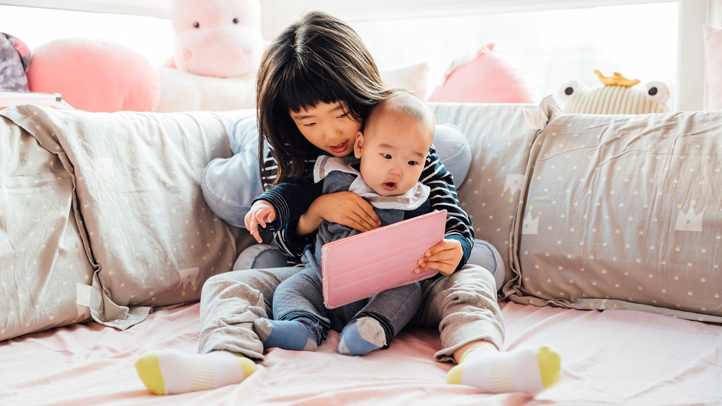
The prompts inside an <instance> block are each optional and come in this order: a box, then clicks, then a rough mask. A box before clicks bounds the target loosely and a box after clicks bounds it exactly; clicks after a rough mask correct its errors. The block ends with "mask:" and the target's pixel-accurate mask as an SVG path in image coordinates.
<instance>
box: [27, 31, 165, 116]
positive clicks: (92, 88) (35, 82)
mask: <svg viewBox="0 0 722 406" xmlns="http://www.w3.org/2000/svg"><path fill="white" fill-rule="evenodd" d="M27 77H28V85H29V87H30V91H31V92H41V93H60V94H61V95H62V97H63V100H65V101H66V102H68V103H69V104H70V105H71V106H73V107H74V108H75V109H78V110H85V111H92V112H115V111H153V110H155V108H156V106H157V105H158V100H159V99H160V83H159V79H158V72H157V71H156V70H155V69H154V68H153V67H151V66H150V63H149V62H148V60H147V59H146V58H145V57H144V56H142V55H141V54H139V53H137V52H135V51H133V50H132V49H130V48H128V47H125V46H123V45H120V44H117V43H114V42H111V41H104V40H99V39H88V38H62V39H56V40H53V41H50V42H48V43H46V44H43V45H41V46H39V47H37V48H36V49H34V50H33V55H32V58H30V67H29V68H28V72H27Z"/></svg>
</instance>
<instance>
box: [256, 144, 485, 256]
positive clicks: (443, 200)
mask: <svg viewBox="0 0 722 406" xmlns="http://www.w3.org/2000/svg"><path fill="white" fill-rule="evenodd" d="M315 161H316V160H315V159H307V160H306V161H305V162H306V165H305V169H306V170H305V175H308V174H310V173H311V171H313V166H314V164H315ZM263 166H264V168H265V169H266V174H265V176H264V177H263V178H262V181H263V187H264V189H266V190H269V189H271V187H272V184H273V182H274V181H275V180H276V176H277V170H278V166H277V163H276V158H275V155H274V152H273V149H271V150H270V152H269V154H268V156H267V157H266V159H265V160H264V162H263ZM420 181H421V182H422V183H423V184H425V185H427V186H429V187H430V188H431V193H430V195H429V200H430V201H431V207H432V209H433V210H446V212H447V216H446V232H445V236H444V237H445V238H449V239H455V240H457V241H459V242H460V243H461V247H462V249H463V251H464V258H463V260H462V261H461V263H460V264H459V265H460V266H462V265H464V264H466V261H467V260H468V259H469V255H470V254H471V248H472V247H473V245H474V229H473V227H472V225H471V219H469V216H468V215H467V214H466V212H465V211H464V210H462V208H461V205H460V204H459V198H458V196H457V195H456V187H454V179H453V176H452V174H451V172H449V171H448V170H446V167H445V166H444V164H443V163H442V162H441V159H440V158H439V153H438V152H437V151H436V148H434V146H433V145H432V146H431V148H430V149H429V155H428V157H427V158H426V165H425V166H424V170H423V171H422V172H421V178H420ZM279 209H280V208H279ZM277 211H283V209H280V210H277ZM282 217H283V215H282V213H279V219H280V218H282ZM290 220H291V221H292V222H295V221H296V220H298V219H290ZM286 230H288V227H282V228H281V229H280V230H279V231H277V232H275V234H274V240H275V241H276V244H277V245H278V248H279V249H280V250H281V252H283V254H284V255H286V257H287V258H288V263H289V264H290V265H296V264H299V263H300V262H301V255H302V254H303V249H304V247H305V246H306V245H307V244H308V243H310V242H311V241H313V235H311V236H306V237H304V238H301V239H299V238H298V237H296V236H291V235H289V234H290V233H287V231H286Z"/></svg>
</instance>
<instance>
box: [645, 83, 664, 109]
mask: <svg viewBox="0 0 722 406" xmlns="http://www.w3.org/2000/svg"><path fill="white" fill-rule="evenodd" d="M644 88H645V91H644V97H646V98H648V99H649V100H651V101H653V102H655V103H657V104H664V103H666V102H667V99H668V98H669V88H668V87H667V85H665V84H664V83H662V82H656V81H654V82H648V83H646V84H645V85H644Z"/></svg>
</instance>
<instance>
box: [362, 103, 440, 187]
mask: <svg viewBox="0 0 722 406" xmlns="http://www.w3.org/2000/svg"><path fill="white" fill-rule="evenodd" d="M367 124H369V125H367V127H366V132H365V133H364V134H361V135H359V136H357V138H356V144H355V147H356V149H355V154H356V157H357V158H360V159H361V167H360V172H361V176H362V177H363V179H364V181H365V182H366V184H368V185H369V186H370V187H371V189H373V190H374V191H375V192H376V193H378V194H379V195H381V196H396V195H402V194H404V193H406V192H408V191H409V190H411V188H412V187H414V185H415V184H416V183H417V182H418V181H419V177H420V176H421V171H422V170H423V169H424V165H425V161H426V157H427V155H428V154H429V147H430V146H431V140H432V139H433V126H429V125H424V123H421V122H419V120H417V119H414V118H412V117H410V116H408V115H406V114H398V113H393V114H392V113H389V114H380V115H379V116H377V117H375V119H374V122H372V123H367ZM359 141H360V145H359Z"/></svg>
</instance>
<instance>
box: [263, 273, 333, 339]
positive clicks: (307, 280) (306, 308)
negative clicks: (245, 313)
mask: <svg viewBox="0 0 722 406" xmlns="http://www.w3.org/2000/svg"><path fill="white" fill-rule="evenodd" d="M321 289H322V285H321V279H320V276H319V275H318V273H316V271H315V270H313V269H312V268H310V267H308V268H304V269H303V270H301V271H299V272H298V273H297V274H295V275H293V276H292V277H290V278H288V279H287V280H285V281H284V282H283V283H281V284H280V285H279V286H278V289H276V293H275V294H274V296H273V320H269V319H258V320H256V321H255V322H254V327H255V330H256V333H257V334H258V336H259V338H260V339H261V341H263V345H264V346H265V347H266V348H272V347H278V348H283V349H286V350H294V351H302V350H306V351H315V350H316V348H317V346H318V345H320V344H321V343H322V342H323V340H325V339H326V334H327V333H328V330H329V327H330V322H329V320H328V318H326V317H325V316H326V314H327V309H326V308H325V306H324V305H323V294H322V293H321Z"/></svg>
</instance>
